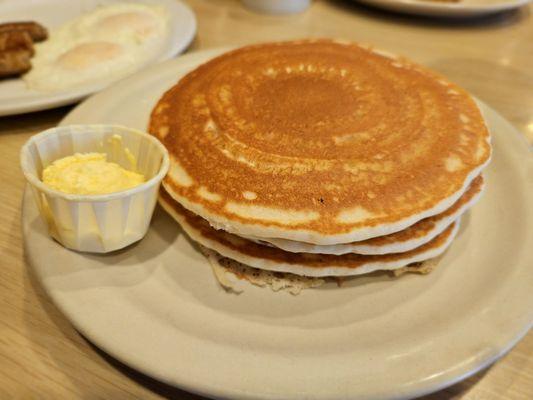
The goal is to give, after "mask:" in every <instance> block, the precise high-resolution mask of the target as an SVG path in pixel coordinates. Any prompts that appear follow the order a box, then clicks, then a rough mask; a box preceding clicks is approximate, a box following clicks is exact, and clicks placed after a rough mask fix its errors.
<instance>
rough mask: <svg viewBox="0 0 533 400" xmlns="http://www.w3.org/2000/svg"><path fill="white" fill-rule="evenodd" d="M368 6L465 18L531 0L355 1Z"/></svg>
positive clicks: (509, 7)
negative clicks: (454, 0)
mask: <svg viewBox="0 0 533 400" xmlns="http://www.w3.org/2000/svg"><path fill="white" fill-rule="evenodd" d="M357 1H359V2H361V3H365V4H368V5H370V6H374V7H378V8H383V9H386V10H389V11H396V12H400V13H405V14H416V15H429V16H435V17H455V18H466V17H476V16H483V15H488V14H494V13H497V12H501V11H506V10H512V9H513V8H518V7H522V6H523V5H526V4H528V3H529V2H530V1H531V0H460V1H459V2H456V3H452V2H445V1H438V0H357Z"/></svg>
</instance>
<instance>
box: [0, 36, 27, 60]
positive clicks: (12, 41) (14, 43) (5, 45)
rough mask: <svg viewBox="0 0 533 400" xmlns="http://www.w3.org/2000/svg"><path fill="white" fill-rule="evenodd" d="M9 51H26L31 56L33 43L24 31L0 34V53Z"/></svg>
mask: <svg viewBox="0 0 533 400" xmlns="http://www.w3.org/2000/svg"><path fill="white" fill-rule="evenodd" d="M9 50H27V51H29V52H30V55H33V53H34V50H33V41H32V40H31V36H30V34H29V33H28V32H26V31H10V32H0V53H1V52H4V51H9Z"/></svg>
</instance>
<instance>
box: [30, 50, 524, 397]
mask: <svg viewBox="0 0 533 400" xmlns="http://www.w3.org/2000/svg"><path fill="white" fill-rule="evenodd" d="M216 53H218V51H215V52H214V51H209V52H202V53H193V54H190V55H185V56H184V57H181V58H179V59H177V60H172V61H169V62H166V63H163V64H160V65H157V66H154V67H152V68H150V69H147V70H145V71H142V72H140V73H138V74H136V75H135V76H134V77H131V78H128V79H126V80H123V81H121V82H118V83H117V84H115V85H114V86H112V87H111V88H109V89H107V90H105V91H103V92H102V93H99V94H98V95H96V96H94V97H92V98H90V99H88V100H87V101H85V102H84V103H83V104H81V105H80V106H78V107H77V108H76V109H75V110H74V111H72V112H71V113H70V114H69V115H68V116H67V118H66V119H65V120H64V123H65V124H69V123H88V122H91V123H120V124H125V125H129V126H131V127H134V128H140V129H143V128H145V127H146V124H147V121H148V116H149V113H150V110H151V109H152V106H153V105H154V103H155V102H156V101H157V99H158V98H159V96H160V95H161V94H162V92H163V91H165V90H166V89H168V88H169V87H170V86H171V85H172V84H173V83H175V82H176V81H177V80H178V79H179V78H180V77H181V76H182V75H183V74H184V73H185V72H187V71H189V70H190V69H192V68H194V67H195V66H197V65H198V64H199V63H200V62H203V61H205V60H207V59H208V58H211V57H212V56H214V55H215V54H216ZM481 106H482V109H483V111H484V113H485V115H486V117H487V121H488V124H489V126H490V128H491V130H492V132H493V135H494V137H493V141H494V158H493V161H492V164H491V165H490V167H489V168H488V171H487V172H486V179H487V191H486V193H485V195H484V197H483V198H482V199H481V201H480V202H479V203H478V204H477V205H476V206H475V207H474V209H473V210H472V211H471V212H469V213H468V214H467V215H466V217H465V218H463V223H462V228H461V231H460V233H459V235H458V238H457V239H456V241H455V242H454V243H453V244H452V246H451V249H450V250H449V251H448V252H447V253H446V255H445V257H444V258H443V259H442V260H441V262H440V265H439V267H438V268H437V269H436V270H435V271H434V272H433V273H431V274H430V275H427V276H418V275H408V276H404V277H401V278H399V279H393V278H391V277H389V276H388V275H377V276H363V277H360V278H357V279H353V280H351V281H349V282H347V283H346V284H345V285H344V286H343V287H340V288H339V287H337V286H336V285H332V284H331V285H326V286H325V287H321V288H318V289H312V290H307V291H304V292H302V294H301V295H299V296H296V297H294V296H292V295H290V294H287V293H273V292H271V291H270V290H267V289H259V288H256V287H253V286H250V287H249V289H248V290H246V291H245V292H244V293H243V294H241V295H234V294H228V293H226V292H224V290H222V289H221V288H220V287H219V285H218V284H217V282H216V281H215V279H214V277H213V274H212V273H211V269H210V267H209V266H208V264H207V262H206V260H205V258H204V257H203V256H202V255H201V254H200V253H199V251H198V250H197V248H196V247H195V246H194V245H193V244H192V243H191V242H190V241H189V240H188V238H187V237H186V236H185V235H184V234H183V232H182V231H181V230H180V229H179V227H178V226H177V224H176V223H174V221H173V220H171V218H169V217H168V216H167V215H166V214H165V213H164V212H163V211H161V210H159V212H156V215H155V217H154V220H153V224H152V226H151V228H150V230H149V233H148V235H147V236H146V237H145V238H144V239H143V240H142V241H141V242H139V243H138V244H136V245H133V246H131V247H129V248H127V249H125V250H123V251H119V252H117V253H114V254H112V255H107V256H102V255H87V254H79V253H75V252H72V251H68V250H66V249H64V248H63V247H61V246H60V245H59V244H57V243H55V242H54V241H53V240H52V239H50V238H49V237H48V235H47V233H46V230H45V228H44V226H43V224H42V222H41V220H40V219H39V218H38V215H37V211H36V209H35V206H34V204H33V201H32V199H31V197H29V196H26V197H25V199H24V203H23V232H24V238H25V246H26V254H27V256H28V260H29V261H30V264H31V265H32V266H33V269H34V271H35V274H36V276H37V277H38V278H39V280H40V282H41V283H42V285H43V286H44V288H45V289H46V291H47V292H48V294H49V295H50V297H51V298H52V299H53V301H54V302H55V304H56V305H57V306H58V307H59V308H60V309H61V311H62V312H63V313H64V314H65V316H66V317H67V318H69V319H70V320H71V321H72V323H73V325H74V326H75V327H76V328H77V329H78V330H79V331H80V332H81V333H82V334H83V335H85V336H86V337H87V338H88V339H89V340H91V341H92V342H93V343H95V344H96V345H97V346H99V347H100V348H102V349H103V350H104V351H106V352H108V353H109V354H111V355H112V356H114V357H116V358H117V359H119V360H121V361H122V362H124V363H126V364H128V365H130V366H132V367H134V368H136V369H138V370H139V371H141V372H144V373H145V374H148V375H151V376H153V377H155V378H157V379H159V380H161V381H164V382H166V383H169V384H172V385H177V386H179V387H182V388H184V389H186V390H189V391H192V392H196V393H200V394H204V395H208V396H213V397H224V398H236V399H244V398H246V399H280V398H285V399H289V398H302V399H303V398H305V399H347V398H364V399H383V398H406V397H412V396H416V395H422V394H424V393H428V392H431V391H434V390H437V389H440V388H442V387H444V386H446V385H450V384H452V383H454V382H456V381H458V380H460V379H463V378H465V377H466V376H468V375H470V374H472V373H474V372H475V371H477V370H479V369H481V368H483V367H486V366H487V365H488V364H490V363H492V362H493V361H495V360H496V359H497V358H499V357H500V356H501V355H502V354H503V353H505V352H506V351H508V350H509V349H510V348H511V347H512V346H513V345H514V344H515V343H516V342H517V341H518V340H519V339H520V338H521V337H522V336H523V335H524V334H525V333H526V331H527V330H528V329H529V327H530V326H531V322H532V318H533V315H532V312H533V297H532V293H533V287H532V285H533V268H531V260H532V258H533V230H532V229H531V226H533V215H532V211H533V209H532V208H531V204H533V179H532V178H533V163H532V157H531V153H530V152H529V150H528V147H527V145H526V142H525V140H523V139H522V138H521V137H519V135H518V134H517V132H516V131H515V130H514V129H513V128H512V127H511V126H510V125H509V123H507V122H506V121H505V120H503V119H502V118H501V117H500V116H498V114H496V113H495V112H494V111H492V110H491V109H490V108H488V107H487V106H484V105H481Z"/></svg>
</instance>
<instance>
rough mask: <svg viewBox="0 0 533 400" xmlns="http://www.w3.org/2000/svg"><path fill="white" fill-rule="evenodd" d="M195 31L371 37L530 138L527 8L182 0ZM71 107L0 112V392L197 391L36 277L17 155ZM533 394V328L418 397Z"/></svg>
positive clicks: (202, 38) (207, 37)
mask: <svg viewBox="0 0 533 400" xmlns="http://www.w3.org/2000/svg"><path fill="white" fill-rule="evenodd" d="M187 3H189V4H190V5H191V7H192V8H193V9H194V11H195V12H196V15H197V18H198V35H197V37H196V39H195V41H194V43H193V44H192V46H191V49H190V51H192V50H197V49H205V48H210V47H215V46H226V45H232V44H234V45H235V44H244V43H250V42H257V41H266V40H278V39H287V38H304V37H337V38H347V39H352V40H357V41H360V42H367V43H373V44H375V45H377V46H379V47H382V48H384V49H389V50H391V51H393V52H396V53H400V54H404V55H407V56H409V57H410V58H412V59H414V60H417V61H419V62H421V63H423V64H425V65H427V66H429V67H431V68H434V69H436V70H438V71H440V72H442V73H443V74H445V75H447V76H448V77H449V78H451V79H452V80H453V81H455V82H457V83H459V84H460V85H462V86H463V87H465V88H466V89H468V90H469V91H471V92H472V93H473V94H474V95H476V96H477V97H479V98H480V99H482V100H483V101H485V102H486V103H488V104H490V105H491V106H492V107H494V108H495V109H496V110H497V111H499V112H500V113H501V114H502V115H503V116H505V117H506V118H507V119H509V120H510V121H511V122H512V123H513V124H514V126H515V127H516V128H518V130H520V131H521V132H522V133H524V134H525V135H526V137H527V138H528V139H529V141H530V143H532V142H533V72H532V70H533V68H532V67H533V20H532V19H531V18H530V13H531V11H532V10H533V8H531V7H525V8H522V9H521V10H518V11H515V12H509V13H505V14H500V15H496V16H492V17H488V18H484V19H479V20H470V21H455V22H453V21H447V22H446V21H442V20H435V19H426V18H419V17H407V16H400V15H395V14H391V13H385V12H381V11H377V10H374V9H371V8H366V7H363V6H359V5H357V4H356V3H355V2H350V1H318V0H315V1H314V2H313V4H312V6H311V8H310V9H309V10H307V11H306V12H304V13H302V14H299V15H293V16H279V17H277V16H267V15H260V14H255V13H252V12H249V11H247V10H245V9H244V8H243V7H242V6H241V4H240V3H239V2H238V1H236V0H235V1H232V0H188V1H187ZM69 110H70V108H69V107H65V108H61V109H56V110H51V111H44V112H39V113H34V114H29V115H22V116H14V117H7V118H0V181H1V182H2V183H3V188H2V190H1V191H0V216H1V224H0V264H1V268H0V310H1V314H0V398H2V399H4V398H6V399H7V398H24V399H26V398H36V397H38V398H43V399H47V398H54V399H58V398H86V399H93V398H114V399H119V398H120V399H125V398H150V399H152V398H161V397H172V398H180V399H181V398H182V399H199V397H197V396H194V395H190V394H187V393H184V392H181V391H180V390H178V389H175V388H172V387H168V386H166V385H163V384H161V383H159V382H156V381H154V380H152V379H150V378H148V377H145V376H142V375H141V374H139V373H137V372H135V371H133V370H131V369H129V368H128V367H126V366H124V365H122V364H120V363H119V362H117V361H116V360H113V359H111V358H110V357H109V356H107V355H105V354H103V353H102V352H101V351H99V350H98V349H96V348H95V347H94V346H92V345H91V344H90V343H88V342H87V341H85V340H84V339H83V338H82V337H81V336H80V335H79V334H78V333H77V332H76V331H75V330H74V329H73V328H72V326H71V325H70V323H69V322H68V321H67V320H66V319H65V318H64V317H63V316H62V315H61V314H60V313H59V311H58V310H57V309H56V308H55V306H54V305H53V304H51V302H50V300H49V299H48V298H47V296H46V295H45V294H44V293H43V290H42V289H41V287H40V286H39V284H38V283H36V281H35V279H34V277H33V276H32V274H31V271H29V270H28V268H27V266H26V263H25V261H24V252H23V245H22V237H21V229H20V202H21V195H22V190H23V187H24V180H23V177H22V174H21V173H20V170H19V162H18V154H19V149H20V147H21V146H22V144H23V143H24V142H25V141H26V140H27V139H28V138H29V137H30V136H31V135H32V134H34V133H36V132H38V131H40V130H43V129H45V128H48V127H51V126H53V125H56V124H57V123H58V122H59V121H60V120H61V118H63V117H64V116H65V115H66V113H67V112H68V111H69ZM450 398H454V399H530V398H533V334H532V333H530V334H529V335H528V336H527V337H526V338H525V339H524V340H522V342H521V343H519V344H518V346H517V347H516V348H515V349H514V350H512V351H511V352H510V353H509V354H508V355H507V356H505V357H504V358H503V359H502V360H501V361H499V362H498V363H496V364H495V365H494V366H492V367H491V368H489V369H488V370H485V371H483V372H481V373H479V374H477V375H475V376H474V377H472V378H470V379H467V380H466V381H463V382H461V383H459V384H456V385H455V386H452V387H450V388H448V389H445V390H443V391H440V392H438V393H435V394H433V395H430V396H427V397H425V399H434V400H436V399H450Z"/></svg>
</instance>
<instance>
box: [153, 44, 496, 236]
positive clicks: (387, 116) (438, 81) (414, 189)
mask: <svg viewBox="0 0 533 400" xmlns="http://www.w3.org/2000/svg"><path fill="white" fill-rule="evenodd" d="M149 130H150V132H151V133H152V134H154V135H155V136H157V137H158V138H159V139H160V140H161V141H162V142H163V143H164V145H165V146H166V147H167V149H169V151H170V153H171V159H172V163H173V164H174V165H178V166H179V168H180V169H182V170H183V171H185V173H186V175H187V178H188V179H185V180H183V179H181V180H179V179H176V178H175V177H176V174H173V173H172V171H171V173H170V174H169V176H168V177H167V178H166V179H165V181H164V183H165V186H166V188H167V189H169V190H170V191H171V192H172V194H173V197H174V198H177V199H181V200H180V201H182V202H183V203H184V204H189V206H188V207H189V208H191V207H190V205H191V204H194V205H198V206H199V207H200V208H197V209H195V211H196V212H200V213H201V214H202V216H203V217H205V218H208V219H210V220H217V218H219V217H220V218H221V219H222V220H226V221H236V222H238V223H241V224H255V225H262V226H268V227H280V228H281V229H300V230H307V231H311V232H317V233H318V234H320V235H324V236H327V235H336V234H339V233H347V232H352V231H354V230H357V229H360V228H365V227H369V226H370V227H374V226H381V225H384V226H387V225H390V224H394V223H395V222H397V221H401V220H402V219H405V218H408V217H412V216H416V215H418V214H420V213H423V212H425V211H427V210H430V209H432V208H433V207H435V206H436V205H437V204H439V203H440V202H442V201H444V200H445V199H447V198H449V197H450V196H453V195H454V194H456V193H458V192H459V191H461V190H463V188H464V186H465V184H466V183H467V180H468V179H469V178H468V177H469V176H470V179H471V175H472V173H473V171H475V170H476V169H480V167H481V166H482V165H484V164H485V163H486V162H487V161H488V159H489V156H490V146H489V144H488V136H489V135H488V132H487V129H486V127H485V125H484V122H483V119H482V116H481V114H480V112H479V110H478V108H477V107H476V105H475V103H474V101H473V100H472V99H471V97H470V96H469V95H468V94H467V93H466V92H465V91H464V90H463V89H461V88H459V87H458V86H456V85H454V84H452V83H450V82H447V81H446V80H445V79H443V78H442V77H441V76H439V75H437V74H435V73H433V72H431V71H428V70H427V69H424V68H422V67H420V66H418V65H416V64H413V63H411V62H409V61H407V60H405V59H401V58H392V57H388V56H384V55H381V54H380V53H377V52H373V51H371V50H369V49H367V48H364V47H361V46H359V45H356V44H346V43H337V42H333V41H329V40H319V41H303V42H287V43H273V44H262V45H256V46H249V47H245V48H242V49H238V50H235V51H232V52H229V53H226V54H224V55H222V56H220V57H217V58H215V59H213V60H212V61H210V62H208V63H206V64H204V65H202V66H200V67H199V68H197V69H196V70H194V71H193V72H191V73H189V74H188V75H187V76H185V77H184V78H183V79H181V80H180V82H179V83H178V84H176V85H175V86H174V87H172V88H171V89H170V90H168V91H167V92H166V93H165V94H164V96H163V97H162V98H161V100H160V101H159V102H158V104H157V105H156V107H155V108H154V110H153V112H152V115H151V120H150V126H149ZM206 192H207V194H208V196H206V195H205V193H206ZM235 205H236V207H235ZM241 206H244V207H248V206H258V207H259V209H262V208H268V209H274V210H286V211H288V212H291V213H293V214H294V215H298V214H296V213H298V212H301V213H304V214H302V215H304V217H302V219H301V220H295V221H292V222H287V221H284V220H283V218H265V217H264V216H263V214H262V213H260V212H257V213H254V212H253V210H254V208H253V207H252V208H250V209H249V210H248V211H247V212H245V213H241V212H240V211H239V209H240V207H241ZM200 210H201V211H200ZM306 216H308V218H307V217H306ZM287 227H289V228H287ZM389 232H390V231H389ZM280 237H283V236H280ZM285 237H287V236H285ZM287 238H290V237H287Z"/></svg>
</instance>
